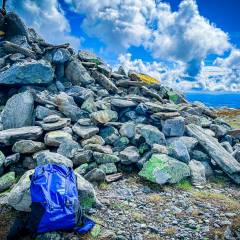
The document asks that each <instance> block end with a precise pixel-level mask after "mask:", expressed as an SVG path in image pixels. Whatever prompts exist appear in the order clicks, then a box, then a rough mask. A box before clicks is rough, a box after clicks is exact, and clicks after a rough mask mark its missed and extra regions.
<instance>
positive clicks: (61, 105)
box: [55, 93, 86, 122]
mask: <svg viewBox="0 0 240 240" xmlns="http://www.w3.org/2000/svg"><path fill="white" fill-rule="evenodd" d="M55 103H56V105H57V107H58V110H59V111H61V112H62V113H63V114H64V115H65V116H66V117H68V118H71V120H72V121H73V122H77V121H78V120H79V119H80V118H81V117H83V116H84V114H86V113H85V112H84V111H83V110H81V109H80V108H79V107H78V106H77V104H76V103H75V102H74V99H73V98H72V97H70V96H68V95H67V94H66V93H60V94H58V95H57V97H56V99H55Z"/></svg>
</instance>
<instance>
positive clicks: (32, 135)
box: [0, 126, 43, 146]
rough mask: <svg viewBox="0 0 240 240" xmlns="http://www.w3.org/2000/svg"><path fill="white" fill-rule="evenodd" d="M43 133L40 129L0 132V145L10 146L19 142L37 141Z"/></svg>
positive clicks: (23, 128)
mask: <svg viewBox="0 0 240 240" xmlns="http://www.w3.org/2000/svg"><path fill="white" fill-rule="evenodd" d="M42 133H43V131H42V128H40V127H36V126H33V127H22V128H14V129H8V130H3V131H0V145H7V146H8V145H12V144H14V143H15V142H17V141H19V140H37V139H39V138H40V137H41V135H42Z"/></svg>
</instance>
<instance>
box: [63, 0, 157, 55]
mask: <svg viewBox="0 0 240 240" xmlns="http://www.w3.org/2000/svg"><path fill="white" fill-rule="evenodd" d="M65 1H66V2H67V3H68V4H69V5H70V6H71V9H72V10H74V11H76V12H78V13H81V14H84V15H85V16H86V17H85V19H84V21H83V24H82V27H83V29H84V30H85V31H86V32H87V33H88V34H89V35H90V36H95V37H98V38H100V39H101V40H102V41H103V42H104V44H105V45H106V47H107V48H108V49H110V51H115V52H121V51H124V50H125V49H128V48H129V47H130V46H140V45H141V44H142V43H143V42H145V41H146V39H147V38H148V37H149V36H150V35H151V29H149V28H148V26H147V24H148V18H149V17H148V16H150V15H151V11H152V9H154V7H155V4H154V1H153V0H148V1H142V0H111V1H110V0H101V1H96V0H88V1H85V0H65Z"/></svg>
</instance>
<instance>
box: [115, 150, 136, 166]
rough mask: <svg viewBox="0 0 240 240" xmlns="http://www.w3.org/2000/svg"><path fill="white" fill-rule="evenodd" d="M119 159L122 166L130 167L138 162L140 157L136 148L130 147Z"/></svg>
mask: <svg viewBox="0 0 240 240" xmlns="http://www.w3.org/2000/svg"><path fill="white" fill-rule="evenodd" d="M119 158H120V160H121V163H122V164H124V165H130V164H132V163H136V162H138V160H139V158H140V155H139V152H138V149H137V148H136V147H134V146H130V147H127V148H125V149H124V150H123V151H121V152H120V154H119Z"/></svg>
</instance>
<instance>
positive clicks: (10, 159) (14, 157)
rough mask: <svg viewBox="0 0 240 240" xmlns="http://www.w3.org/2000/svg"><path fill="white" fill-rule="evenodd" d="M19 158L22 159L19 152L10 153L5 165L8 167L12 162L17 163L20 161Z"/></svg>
mask: <svg viewBox="0 0 240 240" xmlns="http://www.w3.org/2000/svg"><path fill="white" fill-rule="evenodd" d="M19 160H20V154H19V153H15V154H12V155H9V156H7V157H6V158H5V161H4V166H5V167H8V166H10V165H12V164H15V163H17V162H19Z"/></svg>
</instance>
